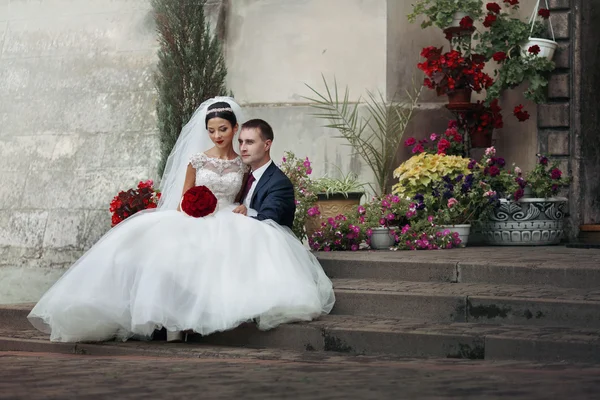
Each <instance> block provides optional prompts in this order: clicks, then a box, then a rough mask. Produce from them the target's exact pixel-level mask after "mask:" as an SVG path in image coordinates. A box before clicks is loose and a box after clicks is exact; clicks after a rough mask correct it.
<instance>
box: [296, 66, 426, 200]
mask: <svg viewBox="0 0 600 400" xmlns="http://www.w3.org/2000/svg"><path fill="white" fill-rule="evenodd" d="M323 83H324V84H325V93H323V94H321V93H319V92H318V91H316V90H315V89H313V88H312V87H310V86H308V85H306V86H308V88H309V89H310V90H312V91H313V93H314V94H315V95H316V97H315V98H310V97H304V98H305V99H307V100H309V101H311V103H312V104H311V106H312V107H313V108H315V109H317V110H319V112H318V113H316V114H313V116H315V117H317V118H320V119H326V120H328V121H329V122H330V123H329V124H327V125H325V127H327V128H331V129H335V130H337V131H338V132H339V133H340V136H339V137H342V138H344V139H346V140H347V141H348V144H349V145H350V146H352V148H353V149H354V151H355V153H356V154H358V155H359V156H360V157H361V158H362V159H363V160H364V161H365V163H366V164H367V165H368V166H369V168H370V169H371V170H372V171H373V173H374V175H375V179H376V188H374V191H375V192H376V194H379V195H382V194H385V193H389V192H390V183H389V177H390V174H391V171H392V168H393V166H394V162H395V159H396V152H397V150H398V147H399V146H400V143H401V142H402V137H403V136H404V131H405V130H406V127H407V125H408V123H409V121H410V119H411V117H412V115H413V112H414V110H415V108H416V107H417V101H418V98H419V95H420V94H421V87H418V88H416V87H415V86H416V85H414V86H413V89H411V90H410V91H409V90H406V99H405V100H404V101H402V102H399V103H396V102H393V101H386V100H385V99H384V97H383V95H382V94H381V93H380V92H379V93H378V94H377V95H375V94H374V93H372V92H367V94H368V98H367V99H366V101H365V103H366V114H367V115H366V116H365V115H363V114H361V112H360V110H359V105H360V102H361V100H362V99H361V98H359V99H358V102H356V103H354V104H352V103H351V102H350V93H349V89H348V87H346V90H345V92H344V94H343V97H342V96H341V94H340V93H339V92H338V87H337V81H336V80H335V79H334V85H333V90H330V87H329V85H328V84H327V81H326V80H325V77H323Z"/></svg>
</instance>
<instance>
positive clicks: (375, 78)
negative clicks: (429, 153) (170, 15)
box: [0, 0, 569, 303]
mask: <svg viewBox="0 0 600 400" xmlns="http://www.w3.org/2000/svg"><path fill="white" fill-rule="evenodd" d="M554 3H556V1H555V2H554ZM409 10H410V2H408V1H396V0H302V1H300V0H294V1H291V0H290V1H281V0H210V1H208V4H207V12H208V14H209V15H208V17H209V20H210V21H211V23H212V25H213V27H214V28H215V32H216V33H217V34H218V35H219V37H220V38H221V39H222V41H223V48H224V52H225V56H226V60H227V66H228V68H229V73H228V77H227V79H228V86H229V87H230V88H231V90H232V91H233V92H234V94H235V97H236V98H237V100H238V101H239V102H240V103H241V104H242V105H243V106H244V108H245V111H246V113H247V116H248V117H260V118H264V119H266V120H267V121H269V122H270V123H271V124H272V125H273V127H274V130H275V142H274V146H273V157H274V158H275V159H276V160H279V159H280V157H281V156H282V154H283V152H284V151H285V150H293V151H294V152H295V153H296V154H297V155H299V156H302V157H304V156H308V157H310V158H311V160H312V161H313V169H314V174H315V176H322V175H324V174H335V173H336V171H337V169H336V166H339V167H340V168H341V169H342V170H343V171H344V172H348V171H354V172H356V173H358V174H359V175H360V177H361V179H362V180H363V181H370V180H371V178H372V174H371V172H370V171H369V170H368V168H367V166H366V165H365V164H364V163H363V162H362V160H360V159H359V158H358V157H357V156H353V155H351V153H352V151H351V149H350V148H349V147H348V146H345V144H346V143H345V141H344V140H341V139H336V138H335V137H334V136H336V135H337V132H335V131H331V130H329V129H327V128H324V127H323V124H324V123H325V121H320V120H317V119H315V118H314V117H312V116H311V115H310V113H311V112H313V111H314V109H312V108H311V107H310V106H309V104H308V101H307V100H306V98H305V96H310V95H311V91H310V90H309V89H308V87H307V86H306V84H308V85H311V86H313V87H315V88H316V89H318V90H320V91H322V90H323V89H324V87H323V84H322V81H321V74H323V75H324V76H325V77H326V78H327V80H328V81H329V82H330V83H331V82H332V81H333V78H334V76H335V77H336V78H337V81H338V85H339V87H340V88H345V87H346V85H348V87H349V88H350V94H351V99H352V100H353V101H356V100H357V99H358V97H359V95H363V96H364V95H365V94H366V90H371V91H380V92H381V93H382V94H383V95H384V96H385V97H387V98H398V93H401V92H402V90H403V89H404V88H406V87H408V86H410V85H411V84H412V78H413V77H414V79H415V81H416V82H417V84H418V83H419V82H420V81H421V79H422V76H421V75H420V74H419V73H418V71H417V70H416V63H417V62H418V61H419V59H420V57H419V53H420V50H421V48H422V47H424V46H427V45H442V44H445V43H446V42H445V39H444V38H443V36H442V34H441V32H439V31H437V30H436V29H433V28H432V29H427V30H421V28H420V27H419V25H418V24H413V25H411V24H408V22H407V21H406V14H407V13H408V12H409ZM563 10H564V11H566V9H564V7H563ZM155 39H156V38H155V32H154V26H153V16H152V13H151V7H150V5H149V0H93V1H91V0H0V179H1V180H2V182H3V185H2V187H0V303H3V302H11V301H32V300H35V299H37V298H38V297H39V295H40V294H41V293H42V292H43V291H44V290H45V289H46V288H47V287H48V286H49V285H50V284H51V283H52V282H53V281H55V280H56V279H57V278H58V277H59V276H60V275H61V274H62V272H64V268H65V267H67V266H69V265H70V264H71V263H72V262H73V261H74V260H76V259H77V257H78V256H79V255H80V254H81V253H82V252H83V251H85V250H86V249H88V248H89V247H90V246H91V245H92V244H93V243H95V242H96V241H97V239H98V238H99V237H100V236H101V235H102V234H103V233H104V232H105V231H106V230H107V229H108V228H109V215H108V212H107V205H108V203H109V201H110V199H111V198H112V196H114V194H115V193H116V192H117V191H118V190H119V189H122V188H127V187H129V186H131V185H133V184H135V183H136V182H137V180H139V179H143V178H155V179H156V178H157V177H156V166H157V161H158V139H157V132H156V119H155V118H156V117H155V98H156V95H155V93H154V88H153V85H152V79H151V77H152V72H153V68H154V66H155V63H156V40H155ZM566 45H567V43H566V42H565V43H561V46H562V47H563V48H564V47H565V46H566ZM557 57H558V58H559V59H560V60H561V61H560V63H562V64H561V65H565V63H567V64H568V60H569V55H568V51H567V52H565V51H561V52H559V54H558V55H557ZM565 60H566V61H565ZM561 68H562V67H561ZM560 71H561V72H563V73H564V72H566V71H565V70H564V69H561V70H560ZM563 78H564V74H563V75H562V78H561V76H557V77H556V78H555V79H554V80H553V86H552V87H553V88H554V87H556V88H557V89H556V90H555V91H554V92H553V95H552V96H553V99H554V98H556V99H557V100H560V101H561V102H564V100H565V98H566V97H565V96H564V87H563V88H562V89H560V88H558V86H556V84H555V82H556V83H560V82H563V81H564V79H563ZM561 79H563V80H561ZM561 90H563V91H562V92H561ZM507 96H508V97H507V98H506V99H505V100H506V103H507V104H514V102H515V101H520V100H521V99H522V97H519V96H520V94H519V93H518V91H516V92H513V93H509V94H508V95H507ZM443 101H444V99H443V98H438V97H436V96H435V95H434V94H433V93H432V92H431V91H428V90H425V91H424V92H423V96H422V98H421V104H420V107H419V112H418V113H417V115H416V116H415V118H414V120H413V122H412V123H411V125H410V126H409V128H408V132H407V135H411V136H418V137H424V136H426V135H429V134H430V133H431V132H436V131H437V132H440V131H441V130H443V128H444V127H445V126H446V123H447V121H448V119H449V118H450V117H451V114H450V113H448V112H447V111H446V110H445V109H444V107H443ZM551 106H554V107H557V106H556V105H554V104H552V105H551ZM558 107H559V108H560V107H563V108H560V109H561V110H563V109H564V105H563V106H560V105H559V106H558ZM528 109H529V110H530V112H532V111H533V110H535V107H534V106H532V105H529V106H528ZM552 110H554V109H552ZM533 114H534V115H535V113H533ZM506 115H507V117H506V119H507V120H510V119H511V116H510V113H507V114H506ZM539 115H540V116H543V115H551V116H553V118H554V116H555V115H559V114H556V112H555V111H550V112H548V111H544V110H543V109H542V110H540V113H539ZM536 124H537V122H536V120H535V118H532V119H531V120H530V121H528V123H527V124H518V123H516V122H515V123H507V125H506V127H505V128H504V129H503V130H501V131H499V132H498V133H497V135H496V136H495V144H496V145H497V147H498V149H499V151H500V152H501V153H502V154H506V155H507V158H508V161H509V162H516V163H518V164H519V165H521V166H522V167H524V169H527V168H530V167H531V166H533V163H534V155H535V153H536V151H537V140H536V135H537V129H536ZM555 125H557V124H555V123H554V122H551V123H550V125H549V123H547V122H543V125H542V126H543V129H544V131H543V133H541V134H540V137H547V138H548V141H547V142H544V143H547V144H544V146H549V145H550V144H552V143H553V146H555V147H557V146H560V145H564V132H565V130H564V126H562V125H560V124H558V125H559V126H555ZM561 135H562V136H561ZM561 140H562V141H561ZM408 156H409V154H407V153H406V152H405V151H404V149H401V150H400V152H399V155H398V162H400V161H402V160H404V159H406V158H407V157H408ZM565 156H566V154H565ZM566 159H567V158H565V160H566Z"/></svg>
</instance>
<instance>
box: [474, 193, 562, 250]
mask: <svg viewBox="0 0 600 400" xmlns="http://www.w3.org/2000/svg"><path fill="white" fill-rule="evenodd" d="M566 206H567V199H566V198H564V197H556V198H548V199H541V198H524V199H521V200H519V201H516V202H515V201H510V200H506V199H501V200H500V206H499V207H498V208H496V209H494V210H493V212H492V213H491V214H490V217H489V221H488V222H487V223H485V224H483V225H482V226H481V227H480V233H481V235H482V236H483V237H482V239H483V242H484V243H485V244H489V245H496V246H544V245H552V244H558V243H560V240H561V238H562V236H563V219H564V210H565V209H566ZM478 230H479V229H478Z"/></svg>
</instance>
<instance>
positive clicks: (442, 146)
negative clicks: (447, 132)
mask: <svg viewBox="0 0 600 400" xmlns="http://www.w3.org/2000/svg"><path fill="white" fill-rule="evenodd" d="M451 146H452V145H451V144H450V142H449V141H447V140H446V139H440V141H439V142H438V145H437V147H438V154H445V153H446V150H448V149H449V148H450V147H451Z"/></svg>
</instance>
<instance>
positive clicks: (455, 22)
mask: <svg viewBox="0 0 600 400" xmlns="http://www.w3.org/2000/svg"><path fill="white" fill-rule="evenodd" d="M467 15H468V14H467V13H466V12H462V11H457V12H455V13H454V15H453V16H452V23H450V28H458V27H460V21H462V19H463V18H464V17H466V16H467Z"/></svg>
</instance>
